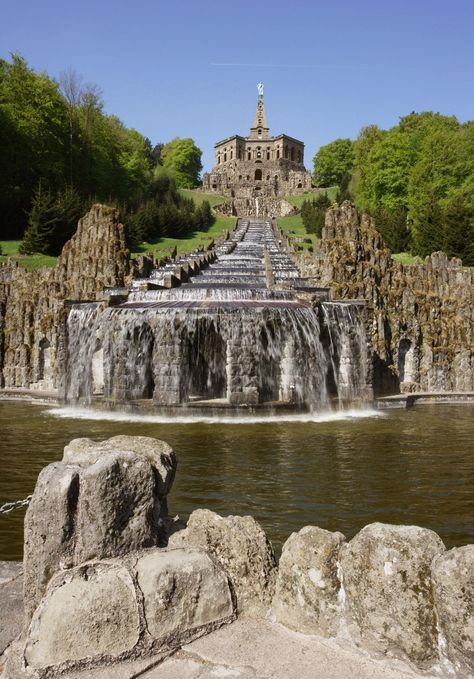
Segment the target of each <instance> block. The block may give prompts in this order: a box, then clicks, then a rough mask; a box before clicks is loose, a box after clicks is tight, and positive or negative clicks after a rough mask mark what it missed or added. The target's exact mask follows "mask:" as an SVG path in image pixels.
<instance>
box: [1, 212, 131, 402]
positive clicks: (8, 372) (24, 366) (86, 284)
mask: <svg viewBox="0 0 474 679" xmlns="http://www.w3.org/2000/svg"><path fill="white" fill-rule="evenodd" d="M128 275H129V258H128V250H127V247H126V243H125V233H124V227H123V225H122V224H121V223H120V222H119V219H118V211H117V210H116V209H114V208H110V207H107V206H105V205H99V204H96V205H93V206H92V208H91V210H90V211H89V212H88V213H87V214H86V215H85V216H84V217H83V218H82V219H80V220H79V224H78V228H77V231H76V233H75V235H74V236H73V237H72V238H71V239H70V240H69V241H68V242H67V243H66V244H65V246H64V248H63V250H62V253H61V255H60V256H59V258H58V261H57V263H56V266H55V267H54V268H42V269H38V270H36V271H27V270H26V269H24V268H23V267H21V266H19V265H18V264H17V263H15V262H11V261H7V262H6V263H5V264H2V265H1V266H0V387H5V388H29V389H43V390H49V389H55V388H56V387H57V386H58V380H59V377H60V374H61V361H62V360H63V359H64V346H63V339H64V338H63V327H64V323H65V321H66V318H67V315H68V311H69V310H68V308H67V305H66V301H67V300H97V299H100V298H101V297H102V296H103V289H104V287H107V286H111V287H120V286H123V285H124V283H125V281H126V279H127V276H128Z"/></svg>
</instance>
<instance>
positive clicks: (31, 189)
mask: <svg viewBox="0 0 474 679" xmlns="http://www.w3.org/2000/svg"><path fill="white" fill-rule="evenodd" d="M0 148H1V153H0V231H1V233H2V236H3V237H5V238H21V237H22V235H23V233H24V231H25V228H26V226H27V219H28V215H29V218H30V221H31V219H32V210H33V197H34V196H35V192H36V190H37V187H38V185H39V182H40V181H41V182H42V185H43V187H44V188H45V189H46V187H47V190H45V191H44V192H43V197H44V200H46V197H47V194H48V193H50V194H51V196H52V197H53V198H52V200H56V197H57V196H58V195H59V194H60V193H61V194H62V195H63V197H64V196H66V192H65V189H64V187H65V186H70V187H73V188H71V190H72V191H75V192H77V194H78V196H79V197H80V199H81V200H83V201H84V200H85V201H86V202H87V201H88V202H91V197H94V199H95V200H102V201H108V202H110V201H115V202H117V201H118V202H121V203H126V204H127V206H128V205H132V204H136V203H137V201H140V200H142V199H144V198H146V194H147V192H148V189H149V185H150V183H151V180H152V173H153V164H154V162H153V154H152V146H151V143H150V141H149V140H148V139H146V138H145V137H143V136H142V135H141V134H139V133H138V132H137V131H136V130H130V129H127V128H126V127H125V126H124V125H123V124H122V123H121V122H120V120H119V119H118V118H117V117H115V116H108V115H106V114H105V113H104V112H103V104H102V101H101V99H100V93H99V90H98V88H97V87H96V86H94V85H83V84H82V80H81V78H80V77H79V76H77V75H76V74H74V73H73V72H69V73H66V74H63V75H62V76H61V85H60V86H59V85H58V83H56V82H54V81H53V80H52V79H51V78H49V77H48V76H47V75H46V74H45V73H36V72H35V71H33V70H32V69H30V68H29V67H28V65H27V63H26V61H25V60H24V59H23V58H22V57H20V56H18V55H13V56H12V58H11V62H7V61H5V60H0ZM37 200H39V199H38V198H37ZM37 208H38V206H36V208H35V210H34V214H33V220H35V219H36V220H37V217H36V216H35V215H36V211H37ZM44 208H45V206H44V205H43V211H44ZM57 223H58V225H59V222H57ZM29 228H30V230H31V229H32V228H33V227H32V226H31V223H30V224H29ZM35 228H38V229H39V231H38V233H37V235H36V236H35V237H34V238H33V236H32V235H31V233H30V234H29V236H28V240H30V239H31V244H30V245H28V243H27V245H25V247H27V248H30V247H33V245H32V244H33V242H35V243H36V245H38V246H40V242H41V241H42V235H41V234H42V233H43V231H44V230H45V229H46V226H45V225H44V224H39V223H37V227H35ZM58 228H59V226H58ZM54 240H55V241H57V242H59V241H64V240H67V233H66V232H65V233H64V234H63V235H61V236H60V237H58V238H56V236H55V238H54ZM41 247H44V246H41ZM53 247H54V249H56V246H53Z"/></svg>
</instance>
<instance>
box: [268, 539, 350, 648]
mask: <svg viewBox="0 0 474 679" xmlns="http://www.w3.org/2000/svg"><path fill="white" fill-rule="evenodd" d="M344 542H345V538H344V536H343V535H342V533H330V532H329V531H327V530H323V529H322V528H317V527H316V526H305V527H304V528H302V529H301V530H300V531H299V533H293V534H292V535H291V536H290V537H289V538H288V540H287V541H286V542H285V544H284V545H283V550H282V553H281V558H280V563H279V565H278V577H277V584H276V594H275V598H274V600H273V609H274V611H275V614H276V619H277V621H278V622H280V623H281V624H282V625H285V626H286V627H290V628H291V629H293V630H296V631H297V632H303V633H304V634H319V635H321V636H323V637H333V636H336V634H337V632H338V629H339V625H340V621H341V600H340V599H341V598H340V589H341V582H340V579H339V573H338V564H339V552H340V548H341V546H342V545H343V544H344Z"/></svg>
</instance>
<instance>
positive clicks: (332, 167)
mask: <svg viewBox="0 0 474 679" xmlns="http://www.w3.org/2000/svg"><path fill="white" fill-rule="evenodd" d="M313 164H314V173H313V178H314V183H315V185H316V186H321V187H328V186H334V185H337V186H339V187H341V189H345V188H347V186H348V184H349V181H350V178H351V174H352V168H353V165H354V142H353V141H351V140H350V139H336V140H335V141H333V142H331V143H330V144H326V145H325V146H321V148H320V149H319V151H318V152H317V153H316V155H315V156H314V158H313Z"/></svg>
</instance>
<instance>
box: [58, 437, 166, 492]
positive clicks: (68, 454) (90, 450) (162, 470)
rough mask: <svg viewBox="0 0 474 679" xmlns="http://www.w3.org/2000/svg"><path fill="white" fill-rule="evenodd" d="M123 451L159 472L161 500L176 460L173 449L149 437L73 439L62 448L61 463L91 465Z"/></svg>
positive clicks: (163, 442)
mask: <svg viewBox="0 0 474 679" xmlns="http://www.w3.org/2000/svg"><path fill="white" fill-rule="evenodd" d="M117 450H124V451H127V452H129V453H135V454H136V455H140V456H141V457H143V458H144V459H145V460H147V461H148V462H149V463H150V464H151V465H152V467H153V468H154V469H156V471H157V472H158V474H157V478H156V482H157V486H158V497H159V498H160V499H161V498H164V497H165V496H166V495H168V493H169V492H170V490H171V486H172V485H173V481H174V477H175V473H176V467H177V460H176V455H175V454H174V452H173V449H172V448H171V446H170V445H168V444H167V443H166V442H165V441H161V440H160V439H155V438H151V437H149V436H124V435H120V436H112V438H110V439H107V440H106V441H99V442H97V441H92V440H91V439H87V438H82V439H73V440H72V441H71V442H70V443H69V444H68V445H67V446H66V447H65V448H64V454H63V462H66V463H72V464H80V463H81V461H83V462H82V463H85V464H90V463H91V461H92V460H93V459H96V460H97V459H98V458H99V457H100V456H101V455H102V454H103V453H108V452H116V451H117Z"/></svg>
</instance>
